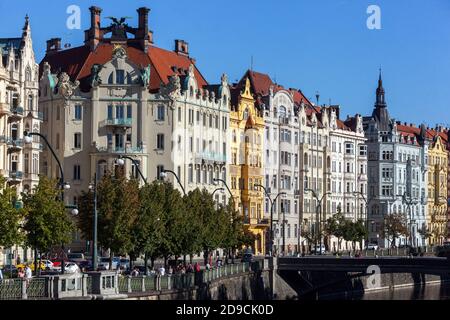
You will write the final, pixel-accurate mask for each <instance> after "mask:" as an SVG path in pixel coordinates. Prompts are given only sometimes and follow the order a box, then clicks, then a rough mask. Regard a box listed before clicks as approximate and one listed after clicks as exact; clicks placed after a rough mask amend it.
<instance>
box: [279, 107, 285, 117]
mask: <svg viewBox="0 0 450 320" xmlns="http://www.w3.org/2000/svg"><path fill="white" fill-rule="evenodd" d="M279 115H280V118H286V108H285V107H284V106H281V107H280V112H279Z"/></svg>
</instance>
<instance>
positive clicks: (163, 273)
mask: <svg viewBox="0 0 450 320" xmlns="http://www.w3.org/2000/svg"><path fill="white" fill-rule="evenodd" d="M158 271H159V274H160V275H161V276H164V275H165V274H166V268H164V266H161V267H160V268H159V270H158Z"/></svg>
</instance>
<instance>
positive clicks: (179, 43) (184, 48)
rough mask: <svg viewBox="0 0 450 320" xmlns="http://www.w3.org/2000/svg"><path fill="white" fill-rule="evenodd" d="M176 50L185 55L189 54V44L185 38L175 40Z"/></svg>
mask: <svg viewBox="0 0 450 320" xmlns="http://www.w3.org/2000/svg"><path fill="white" fill-rule="evenodd" d="M175 52H176V53H178V54H181V55H184V56H189V44H188V43H187V42H186V41H184V40H175Z"/></svg>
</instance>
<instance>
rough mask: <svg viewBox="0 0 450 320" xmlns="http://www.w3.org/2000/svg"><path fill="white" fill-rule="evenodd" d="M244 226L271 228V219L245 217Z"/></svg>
mask: <svg viewBox="0 0 450 320" xmlns="http://www.w3.org/2000/svg"><path fill="white" fill-rule="evenodd" d="M244 224H245V225H249V226H251V227H254V228H269V227H270V219H267V218H264V219H261V218H250V217H244Z"/></svg>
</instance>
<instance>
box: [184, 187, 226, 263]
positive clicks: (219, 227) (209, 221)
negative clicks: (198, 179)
mask: <svg viewBox="0 0 450 320" xmlns="http://www.w3.org/2000/svg"><path fill="white" fill-rule="evenodd" d="M186 202H187V203H188V206H187V211H190V212H192V214H193V216H194V217H195V218H196V219H198V221H199V223H200V224H199V226H200V229H197V233H198V235H199V240H200V246H201V248H202V250H203V254H204V259H205V264H206V263H207V260H208V258H209V256H210V254H211V252H212V251H213V250H215V249H217V248H218V247H219V246H220V245H221V244H222V240H223V238H222V237H223V235H224V232H223V230H225V229H226V227H227V225H225V224H224V222H223V221H220V220H221V219H220V218H219V217H220V215H219V214H217V211H216V208H215V203H214V199H213V197H212V195H211V194H210V193H209V192H208V191H207V190H206V189H204V190H202V191H200V190H199V189H196V190H194V191H192V192H190V193H189V194H188V196H187V201H186Z"/></svg>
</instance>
